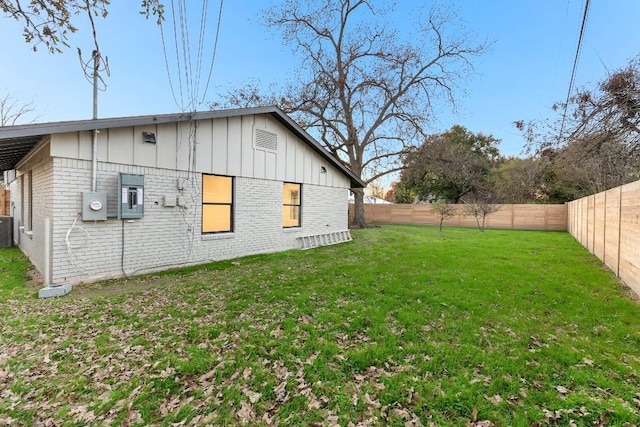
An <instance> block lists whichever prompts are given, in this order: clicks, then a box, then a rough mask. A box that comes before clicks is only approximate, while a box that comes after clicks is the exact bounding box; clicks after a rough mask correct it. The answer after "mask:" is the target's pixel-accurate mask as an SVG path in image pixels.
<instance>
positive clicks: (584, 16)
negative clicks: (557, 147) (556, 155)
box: [558, 0, 591, 139]
mask: <svg viewBox="0 0 640 427" xmlns="http://www.w3.org/2000/svg"><path fill="white" fill-rule="evenodd" d="M590 4H591V1H590V0H585V3H584V12H583V13H582V25H581V26H580V36H579V37H578V46H577V48H576V56H575V58H574V59H573V68H572V70H571V79H569V90H568V91H567V100H566V102H565V103H564V111H563V113H562V123H561V124H560V133H559V134H558V139H560V138H562V132H563V131H564V123H565V120H566V118H567V108H568V106H569V99H570V98H571V92H572V91H573V84H574V83H575V77H576V70H577V68H578V60H579V59H580V51H581V50H582V41H583V39H584V32H585V28H586V27H587V16H588V15H589V5H590Z"/></svg>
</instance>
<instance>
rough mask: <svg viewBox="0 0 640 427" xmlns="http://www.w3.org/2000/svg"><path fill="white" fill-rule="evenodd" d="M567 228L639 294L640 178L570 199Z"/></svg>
mask: <svg viewBox="0 0 640 427" xmlns="http://www.w3.org/2000/svg"><path fill="white" fill-rule="evenodd" d="M568 230H569V232H570V233H571V234H572V235H573V237H575V238H576V239H577V240H578V241H579V242H580V243H582V245H583V246H584V247H586V248H587V249H588V250H589V251H590V252H591V253H593V254H594V255H595V256H597V257H598V258H600V260H601V261H602V262H604V263H605V265H606V266H607V267H609V268H610V269H611V271H613V272H614V273H615V274H616V275H617V276H618V277H619V278H620V279H622V281H623V282H624V283H626V284H627V286H629V287H630V288H631V289H633V291H634V292H635V293H636V294H638V295H640V181H636V182H632V183H630V184H627V185H623V186H621V187H617V188H613V189H611V190H607V191H603V192H601V193H598V194H594V195H592V196H588V197H583V198H582V199H578V200H574V201H573V202H570V203H569V204H568Z"/></svg>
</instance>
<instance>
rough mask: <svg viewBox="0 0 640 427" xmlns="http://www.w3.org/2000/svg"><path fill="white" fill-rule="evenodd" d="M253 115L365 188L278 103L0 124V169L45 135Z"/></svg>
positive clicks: (11, 164) (355, 185) (354, 184)
mask: <svg viewBox="0 0 640 427" xmlns="http://www.w3.org/2000/svg"><path fill="white" fill-rule="evenodd" d="M251 114H269V115H271V116H272V117H273V118H274V119H276V120H277V121H278V122H280V123H281V124H282V125H284V126H285V127H286V128H287V129H289V130H290V131H291V132H293V133H294V134H296V135H297V136H298V137H299V138H300V139H302V140H303V141H304V142H305V143H307V145H309V146H310V147H311V148H312V149H313V150H314V151H316V152H317V153H318V154H320V156H322V157H323V158H324V159H325V160H327V161H328V162H329V163H331V164H332V165H333V166H335V167H336V168H338V169H339V170H340V171H341V172H342V173H343V174H345V175H346V176H347V177H348V178H349V180H350V181H351V187H352V188H364V187H366V184H365V183H364V182H363V181H362V180H361V179H360V178H359V177H358V176H357V175H356V174H354V173H353V172H352V171H351V170H349V169H348V168H347V167H345V166H344V165H343V164H342V163H341V162H340V161H339V160H338V159H336V158H335V157H334V156H333V155H331V153H329V152H328V151H327V150H326V149H325V148H324V147H323V146H322V145H320V143H319V142H318V141H316V140H315V139H314V138H313V137H312V136H311V135H309V134H308V133H307V132H306V131H305V130H304V129H302V128H301V127H300V125H298V124H297V123H296V122H295V121H293V119H292V118H291V117H289V116H288V115H287V114H285V112H284V111H282V110H281V109H280V108H278V107H275V106H267V107H254V108H238V109H231V110H212V111H200V112H195V113H176V114H158V115H151V116H133V117H116V118H106V119H95V120H76V121H68V122H51V123H34V124H29V125H18V126H5V127H1V126H0V172H2V171H5V170H9V169H13V168H15V166H16V164H17V163H18V162H19V161H20V160H21V159H22V158H23V157H24V156H25V155H26V154H27V153H28V152H29V151H31V149H33V147H34V146H35V145H36V144H37V143H38V142H39V141H40V140H41V139H42V138H43V137H44V136H46V135H52V134H57V133H66V132H80V131H88V130H94V129H111V128H119V127H129V126H143V125H149V124H156V123H158V124H159V123H174V122H187V121H190V120H206V119H216V118H226V117H237V116H246V115H251Z"/></svg>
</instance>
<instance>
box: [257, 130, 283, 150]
mask: <svg viewBox="0 0 640 427" xmlns="http://www.w3.org/2000/svg"><path fill="white" fill-rule="evenodd" d="M255 144H256V148H262V149H264V150H271V151H277V150H278V135H276V134H275V133H271V132H267V131H266V130H262V129H256V142H255Z"/></svg>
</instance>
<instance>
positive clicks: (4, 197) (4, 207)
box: [0, 187, 11, 215]
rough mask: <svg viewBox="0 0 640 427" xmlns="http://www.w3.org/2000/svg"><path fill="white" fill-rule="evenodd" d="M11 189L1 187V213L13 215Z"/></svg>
mask: <svg viewBox="0 0 640 427" xmlns="http://www.w3.org/2000/svg"><path fill="white" fill-rule="evenodd" d="M9 199H10V197H9V190H5V189H4V188H2V187H0V215H11V209H10V206H9Z"/></svg>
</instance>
